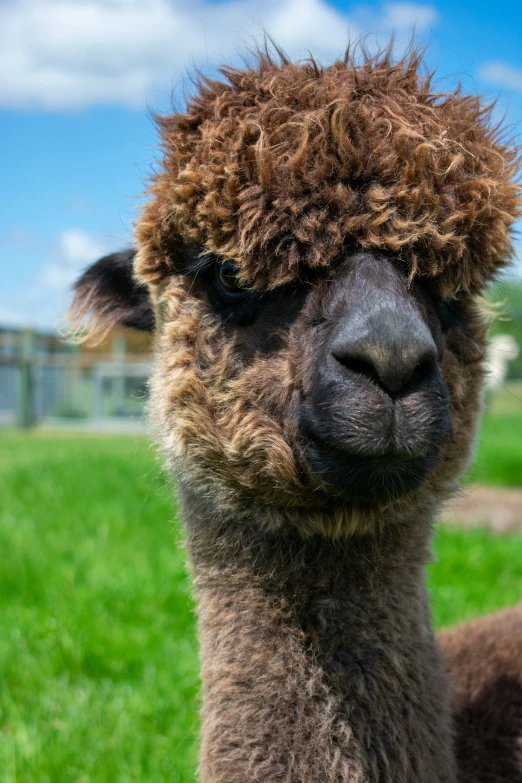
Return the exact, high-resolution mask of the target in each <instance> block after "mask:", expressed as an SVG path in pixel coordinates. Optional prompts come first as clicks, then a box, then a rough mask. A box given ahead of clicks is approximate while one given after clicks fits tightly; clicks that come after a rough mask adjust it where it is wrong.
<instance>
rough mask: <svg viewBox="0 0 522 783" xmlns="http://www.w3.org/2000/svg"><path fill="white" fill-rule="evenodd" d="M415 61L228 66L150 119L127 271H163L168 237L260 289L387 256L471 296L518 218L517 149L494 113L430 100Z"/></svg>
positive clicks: (466, 100) (477, 104)
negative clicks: (149, 148)
mask: <svg viewBox="0 0 522 783" xmlns="http://www.w3.org/2000/svg"><path fill="white" fill-rule="evenodd" d="M420 65H421V57H420V55H419V54H417V53H413V54H410V55H409V56H408V57H407V58H405V59H404V60H402V61H401V62H399V63H397V64H393V63H392V61H391V57H390V53H389V52H387V53H385V54H384V55H382V56H381V57H379V58H374V59H370V60H368V61H367V62H365V63H363V64H360V65H357V64H356V63H355V62H354V59H353V56H352V55H347V56H346V57H345V59H344V60H340V61H338V62H335V63H334V64H333V65H331V66H330V67H325V68H322V67H319V66H318V65H317V64H316V63H315V62H314V61H313V60H309V61H304V62H300V63H290V62H287V61H286V60H284V59H283V61H282V62H277V63H276V62H274V60H273V59H271V58H270V57H268V56H260V57H259V59H258V62H257V64H256V66H255V67H247V68H245V69H244V70H238V69H232V68H225V69H222V71H221V73H222V74H223V76H224V77H225V79H226V81H213V80H209V79H204V80H202V82H201V83H200V85H199V91H198V94H197V95H196V96H195V97H194V98H193V99H192V101H191V102H190V103H189V105H188V107H187V110H186V113H183V114H175V115H172V116H168V117H164V118H161V119H160V120H159V125H160V130H161V133H162V137H163V142H164V147H165V158H164V165H163V170H162V172H161V173H160V174H159V175H158V176H157V178H156V179H155V180H154V182H153V184H152V188H151V193H152V195H153V199H152V201H151V202H150V203H149V204H148V205H147V207H146V208H145V210H144V214H143V215H142V219H141V221H140V224H139V227H138V242H139V245H140V247H141V253H140V261H139V263H138V273H139V274H141V275H142V276H143V278H144V279H146V280H148V281H149V282H150V281H153V280H158V278H160V277H161V276H162V275H163V274H165V272H168V271H169V270H170V271H172V269H175V268H176V252H175V247H176V240H177V239H183V240H184V241H187V240H188V241H191V242H194V243H197V244H198V245H200V246H203V247H204V248H205V250H207V251H208V252H215V253H219V254H220V255H221V256H222V257H224V258H228V259H231V260H233V261H234V262H235V263H236V264H238V266H239V270H240V276H241V278H242V280H243V281H244V282H245V283H246V284H248V285H252V286H257V287H268V288H273V287H276V286H278V285H281V284H284V283H287V282H290V281H292V280H294V279H296V278H297V277H298V276H299V274H300V271H301V269H302V267H303V266H308V267H315V268H317V267H325V266H328V265H330V264H332V262H334V261H335V259H336V258H337V257H338V256H339V253H340V252H341V250H342V249H343V248H344V247H346V245H353V246H354V247H359V248H365V249H370V248H381V249H383V250H385V251H388V252H393V253H394V254H395V255H396V256H397V257H399V258H400V259H402V261H403V263H404V264H405V265H406V266H407V268H408V271H409V274H410V276H412V277H413V276H414V275H417V274H418V275H422V276H429V277H435V278H437V279H438V280H439V282H440V287H441V290H442V292H443V293H444V294H445V295H448V296H451V295H453V294H454V293H455V292H456V291H458V290H459V289H463V290H466V291H475V290H478V289H479V288H480V287H481V286H482V285H483V284H484V283H485V282H486V281H487V280H488V279H489V278H490V277H491V276H492V275H494V274H495V272H496V271H497V270H499V269H500V268H502V267H503V266H504V265H505V263H506V261H507V260H508V259H509V257H510V255H511V252H512V248H511V241H510V231H509V229H510V226H511V225H512V223H513V221H514V220H515V219H516V218H517V217H518V216H519V215H520V214H521V205H522V199H521V190H520V186H519V185H518V184H517V181H516V176H517V166H518V157H517V149H516V147H515V146H514V145H513V144H512V143H511V142H509V141H506V140H505V139H504V138H503V136H502V135H501V133H500V132H499V130H498V129H497V128H496V127H495V126H494V125H492V122H491V106H488V105H485V104H484V102H483V101H482V99H481V98H480V97H478V96H473V95H467V96H463V95H461V93H460V90H459V89H457V90H455V91H454V92H435V91H434V90H433V87H432V82H431V77H430V76H422V75H420V73H419V70H420Z"/></svg>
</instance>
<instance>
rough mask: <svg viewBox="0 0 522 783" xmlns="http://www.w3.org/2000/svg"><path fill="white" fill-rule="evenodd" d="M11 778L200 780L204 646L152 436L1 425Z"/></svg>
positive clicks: (0, 664)
mask: <svg viewBox="0 0 522 783" xmlns="http://www.w3.org/2000/svg"><path fill="white" fill-rule="evenodd" d="M0 488H1V489H0V497H1V499H2V500H1V506H0V552H1V553H2V565H1V568H0V604H1V611H0V781H2V783H11V782H13V783H14V781H23V783H30V781H39V782H40V781H42V782H43V781H49V782H52V783H59V781H64V783H65V781H67V782H68V783H69V782H70V781H82V783H83V782H86V781H96V783H104V782H105V781H107V783H109V781H110V782H111V783H117V782H118V781H121V782H122V783H123V781H125V782H126V783H127V781H140V782H143V781H167V780H168V781H189V780H192V779H193V769H194V765H195V743H194V738H195V736H196V733H197V721H196V692H197V647H196V643H195V634H194V618H193V607H192V602H191V599H190V597H189V589H188V580H187V575H186V572H185V566H184V556H183V553H182V551H181V548H180V546H179V544H178V543H177V541H178V538H179V533H178V532H177V529H176V528H175V527H174V526H173V524H172V523H171V522H170V520H171V519H172V515H173V504H172V502H171V499H170V497H169V491H168V490H166V489H165V488H164V486H163V482H162V479H161V477H160V474H159V471H158V470H157V468H156V464H155V459H154V456H153V453H152V452H151V450H150V447H149V446H148V444H147V443H146V442H145V441H143V440H142V441H138V442H136V441H135V440H134V439H132V438H128V437H127V438H123V437H122V438H115V437H105V438H91V437H85V436H84V437H63V436H58V437H57V436H52V435H41V436H36V437H33V436H30V435H29V436H24V435H15V434H12V435H6V434H1V433H0Z"/></svg>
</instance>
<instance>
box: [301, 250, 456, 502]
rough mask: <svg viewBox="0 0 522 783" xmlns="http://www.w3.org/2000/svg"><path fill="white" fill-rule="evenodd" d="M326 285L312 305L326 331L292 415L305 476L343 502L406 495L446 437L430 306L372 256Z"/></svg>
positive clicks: (444, 394) (347, 266)
mask: <svg viewBox="0 0 522 783" xmlns="http://www.w3.org/2000/svg"><path fill="white" fill-rule="evenodd" d="M330 286H331V288H330V290H329V291H328V296H327V297H325V299H326V310H325V304H324V301H323V303H322V305H320V306H322V307H323V320H324V321H326V323H327V324H328V329H327V333H326V336H325V337H324V341H323V344H322V345H321V346H320V349H319V350H318V351H317V352H316V356H318V357H319V358H318V361H317V366H316V368H315V372H314V374H313V378H314V380H313V382H312V384H311V385H310V388H309V389H308V390H306V392H305V394H304V395H303V399H302V401H301V406H300V417H299V428H300V434H301V439H302V443H303V448H304V453H305V457H306V461H307V463H308V468H309V469H310V471H311V472H312V473H313V474H314V475H315V476H316V477H317V478H319V479H320V480H321V482H322V483H324V484H325V485H326V486H327V487H329V488H330V489H331V490H332V491H333V492H334V493H335V494H336V495H339V496H341V497H343V498H345V499H347V500H350V501H358V502H372V501H373V500H375V499H377V500H381V499H384V500H386V499H390V498H393V497H397V496H400V495H403V494H406V493H407V492H408V491H410V490H411V489H413V488H414V487H416V486H418V485H419V484H420V483H421V482H422V480H423V479H424V478H425V477H426V476H427V475H428V473H430V471H431V470H432V469H433V468H434V466H435V464H436V461H437V456H438V453H439V449H440V446H441V444H442V442H443V441H444V438H445V437H446V435H447V434H448V433H449V431H450V417H449V395H448V390H447V388H446V385H445V383H444V381H443V379H442V377H441V374H440V371H439V366H438V358H439V354H440V350H441V345H440V333H439V331H438V330H437V329H435V328H433V323H434V320H433V318H432V319H431V321H430V319H429V318H428V313H429V312H430V308H431V311H434V310H435V305H434V303H433V302H431V301H430V298H429V295H428V294H427V293H425V292H419V293H418V294H417V295H415V294H414V293H413V292H412V291H411V290H409V288H408V282H407V279H406V276H405V274H404V273H403V272H402V270H401V269H400V267H398V266H397V265H396V264H395V263H394V262H392V261H390V260H389V259H388V258H386V257H383V256H377V255H374V254H358V255H356V256H353V257H351V258H349V259H347V260H346V262H345V263H344V264H343V266H342V267H341V268H340V270H339V272H338V274H337V275H336V276H335V277H334V279H333V280H332V282H331V283H330ZM438 343H439V344H438Z"/></svg>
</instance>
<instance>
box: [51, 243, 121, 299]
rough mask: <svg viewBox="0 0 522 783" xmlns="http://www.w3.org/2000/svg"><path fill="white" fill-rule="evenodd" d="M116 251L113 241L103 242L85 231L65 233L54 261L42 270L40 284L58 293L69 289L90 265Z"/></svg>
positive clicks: (54, 253) (56, 249)
mask: <svg viewBox="0 0 522 783" xmlns="http://www.w3.org/2000/svg"><path fill="white" fill-rule="evenodd" d="M114 249H115V248H114V242H113V241H112V242H109V241H105V240H101V239H100V238H98V237H94V236H92V235H91V234H87V233H86V232H85V231H78V230H77V229H70V230H69V231H63V232H62V233H61V234H60V235H59V236H58V238H57V240H56V242H55V247H54V251H53V261H51V262H50V263H49V264H47V265H46V266H44V268H43V269H42V273H41V279H40V283H41V285H43V286H44V287H45V288H47V289H52V290H56V291H63V290H64V289H68V288H69V287H70V286H71V285H72V284H73V283H74V281H75V280H76V278H77V277H78V275H79V273H80V272H81V271H82V270H83V269H84V268H85V267H86V266H87V265H88V264H90V263H92V262H93V261H96V259H98V258H100V257H101V256H103V255H105V254H106V253H109V252H110V251H111V250H114Z"/></svg>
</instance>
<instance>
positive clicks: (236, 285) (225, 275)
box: [216, 261, 245, 294]
mask: <svg viewBox="0 0 522 783" xmlns="http://www.w3.org/2000/svg"><path fill="white" fill-rule="evenodd" d="M216 271H217V278H218V281H219V283H220V285H221V287H222V288H223V289H224V290H225V291H226V292H227V293H228V294H243V293H245V289H244V288H243V287H242V286H241V283H240V281H239V279H238V276H237V266H236V265H235V264H231V263H230V262H229V261H225V262H224V263H223V264H219V266H218V267H217V270H216Z"/></svg>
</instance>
